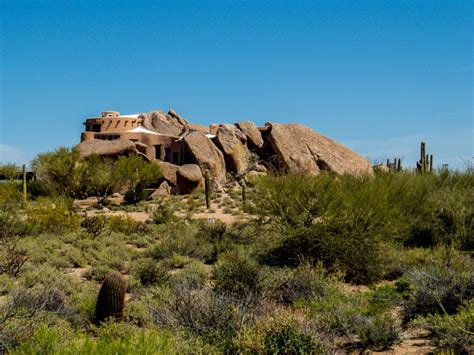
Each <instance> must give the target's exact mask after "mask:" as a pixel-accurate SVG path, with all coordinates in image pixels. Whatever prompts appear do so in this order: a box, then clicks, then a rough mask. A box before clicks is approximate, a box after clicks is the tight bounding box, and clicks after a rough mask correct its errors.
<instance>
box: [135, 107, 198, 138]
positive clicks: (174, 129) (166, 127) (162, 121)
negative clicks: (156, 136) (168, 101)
mask: <svg viewBox="0 0 474 355" xmlns="http://www.w3.org/2000/svg"><path fill="white" fill-rule="evenodd" d="M139 118H143V127H145V128H146V129H149V130H151V131H156V132H159V133H161V134H167V135H171V136H179V135H180V134H181V132H182V131H183V129H184V127H185V126H186V125H188V124H189V122H188V121H187V120H185V119H184V118H182V117H181V116H180V115H178V114H177V113H176V112H174V111H173V110H169V111H168V113H167V114H165V113H163V112H161V111H152V112H147V113H142V114H140V116H139Z"/></svg>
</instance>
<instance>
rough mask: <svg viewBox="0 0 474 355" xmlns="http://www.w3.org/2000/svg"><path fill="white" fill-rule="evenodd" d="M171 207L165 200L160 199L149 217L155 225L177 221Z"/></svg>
mask: <svg viewBox="0 0 474 355" xmlns="http://www.w3.org/2000/svg"><path fill="white" fill-rule="evenodd" d="M174 211H175V209H174V207H173V205H172V204H171V203H170V202H169V201H168V200H166V199H160V200H158V201H157V202H156V205H155V207H153V209H152V210H151V211H150V217H151V219H152V220H153V222H154V223H155V224H162V223H172V222H175V221H176V220H177V217H176V216H175V214H174Z"/></svg>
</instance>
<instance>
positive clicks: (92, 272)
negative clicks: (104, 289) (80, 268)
mask: <svg viewBox="0 0 474 355" xmlns="http://www.w3.org/2000/svg"><path fill="white" fill-rule="evenodd" d="M112 271H113V269H112V268H110V267H109V266H108V265H97V266H92V267H90V268H89V269H87V270H86V272H85V273H84V277H85V278H86V279H87V280H94V281H102V280H103V279H104V278H105V276H107V274H109V273H110V272H112Z"/></svg>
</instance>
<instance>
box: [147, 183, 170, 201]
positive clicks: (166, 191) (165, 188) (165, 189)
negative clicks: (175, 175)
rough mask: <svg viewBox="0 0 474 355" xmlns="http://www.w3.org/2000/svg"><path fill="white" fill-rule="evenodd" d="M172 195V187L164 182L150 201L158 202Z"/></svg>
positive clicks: (150, 197)
mask: <svg viewBox="0 0 474 355" xmlns="http://www.w3.org/2000/svg"><path fill="white" fill-rule="evenodd" d="M169 195H171V186H170V185H169V184H168V182H167V181H163V182H162V183H161V184H160V186H159V187H158V188H157V189H156V190H155V191H154V192H153V193H152V194H151V195H150V196H149V197H148V200H157V199H161V198H163V197H167V196H169Z"/></svg>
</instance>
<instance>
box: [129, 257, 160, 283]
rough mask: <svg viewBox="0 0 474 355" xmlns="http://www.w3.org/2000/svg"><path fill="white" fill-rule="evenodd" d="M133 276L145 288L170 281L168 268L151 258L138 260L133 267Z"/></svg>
mask: <svg viewBox="0 0 474 355" xmlns="http://www.w3.org/2000/svg"><path fill="white" fill-rule="evenodd" d="M133 274H134V275H136V277H138V279H139V280H140V282H141V284H142V285H144V286H149V285H159V284H162V283H165V282H166V281H167V280H168V279H169V275H168V271H167V270H166V268H164V267H163V266H162V265H161V264H160V263H158V262H157V261H156V260H153V259H151V258H147V259H141V260H138V261H137V263H136V264H135V266H134V267H133Z"/></svg>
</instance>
